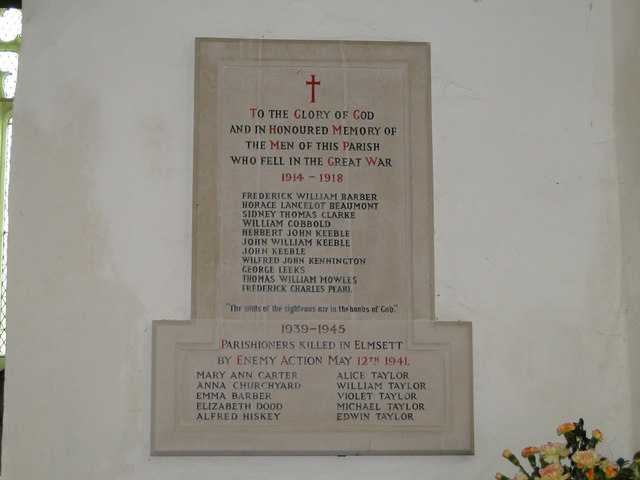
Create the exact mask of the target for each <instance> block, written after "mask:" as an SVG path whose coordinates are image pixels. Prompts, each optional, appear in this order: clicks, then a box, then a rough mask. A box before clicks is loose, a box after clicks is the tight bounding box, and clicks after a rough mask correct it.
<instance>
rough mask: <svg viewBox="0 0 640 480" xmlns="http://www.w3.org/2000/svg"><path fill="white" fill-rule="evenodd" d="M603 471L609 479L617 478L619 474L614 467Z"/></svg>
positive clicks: (605, 468)
mask: <svg viewBox="0 0 640 480" xmlns="http://www.w3.org/2000/svg"><path fill="white" fill-rule="evenodd" d="M602 471H603V472H604V474H605V476H606V477H607V478H615V477H617V476H618V472H616V469H615V468H613V467H612V466H608V467H604V468H603V469H602Z"/></svg>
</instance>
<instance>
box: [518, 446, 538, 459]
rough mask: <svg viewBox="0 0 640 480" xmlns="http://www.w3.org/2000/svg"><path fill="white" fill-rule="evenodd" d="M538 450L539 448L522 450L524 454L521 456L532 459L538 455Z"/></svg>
mask: <svg viewBox="0 0 640 480" xmlns="http://www.w3.org/2000/svg"><path fill="white" fill-rule="evenodd" d="M538 451H539V450H538V448H537V447H527V448H525V449H524V450H522V453H521V454H520V455H522V456H523V457H524V458H527V457H530V456H531V455H535V454H536V453H538Z"/></svg>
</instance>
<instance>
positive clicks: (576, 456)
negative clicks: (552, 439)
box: [496, 419, 640, 480]
mask: <svg viewBox="0 0 640 480" xmlns="http://www.w3.org/2000/svg"><path fill="white" fill-rule="evenodd" d="M557 433H558V435H562V436H564V439H565V440H566V443H547V444H545V445H542V446H540V447H527V448H525V449H524V450H522V453H521V455H522V457H523V458H526V459H527V461H528V462H529V464H530V465H531V468H532V469H533V470H532V472H531V473H528V472H527V470H526V469H525V468H524V467H523V466H522V464H521V463H520V461H519V460H518V459H517V458H516V456H515V455H514V454H513V453H511V451H510V450H505V451H504V452H502V456H503V457H504V458H506V459H507V460H509V461H510V462H511V463H512V464H513V465H515V466H516V467H518V468H519V470H518V472H517V473H516V474H515V476H514V477H513V479H510V478H509V477H506V476H505V475H503V474H501V473H496V479H497V480H537V479H542V480H603V479H609V478H615V479H616V480H640V452H637V453H636V454H635V455H634V456H633V462H631V464H630V463H629V462H628V461H626V460H624V459H623V458H619V459H618V460H616V461H615V462H613V461H611V460H609V459H608V458H605V457H603V456H601V455H600V454H598V452H596V445H597V444H598V442H599V441H600V440H602V433H601V432H600V430H594V431H593V432H591V436H590V437H589V436H588V435H587V432H586V431H585V430H584V420H582V419H580V420H579V421H578V422H576V423H563V424H562V425H560V426H559V427H558V429H557Z"/></svg>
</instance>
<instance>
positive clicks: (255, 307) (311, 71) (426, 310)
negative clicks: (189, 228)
mask: <svg viewBox="0 0 640 480" xmlns="http://www.w3.org/2000/svg"><path fill="white" fill-rule="evenodd" d="M429 81H430V72H429V49H428V44H423V43H381V42H329V41H312V42H303V41H271V40H269V41H268V40H218V39H199V40H198V41H197V43H196V92H195V147H194V218H193V222H194V224H193V266H192V268H193V278H192V297H193V298H192V315H191V317H192V320H191V321H160V322H154V332H153V393H152V398H153V402H152V403H153V405H152V439H151V440H152V453H153V454H157V455H161V454H178V455H240V454H245V455H246V454H283V455H291V454H303V455H318V454H469V453H472V452H473V401H472V390H473V389H472V351H471V326H470V324H469V323H465V322H455V323H453V322H452V323H447V322H435V315H434V289H433V193H432V179H431V177H432V167H431V124H430V96H429V93H430V85H429Z"/></svg>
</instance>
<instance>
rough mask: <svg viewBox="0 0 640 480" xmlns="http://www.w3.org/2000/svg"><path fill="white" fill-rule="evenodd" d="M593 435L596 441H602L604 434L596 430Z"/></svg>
mask: <svg viewBox="0 0 640 480" xmlns="http://www.w3.org/2000/svg"><path fill="white" fill-rule="evenodd" d="M591 434H592V435H593V438H595V439H596V440H602V432H601V431H600V430H598V429H595V430H594V431H593V432H591Z"/></svg>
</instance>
